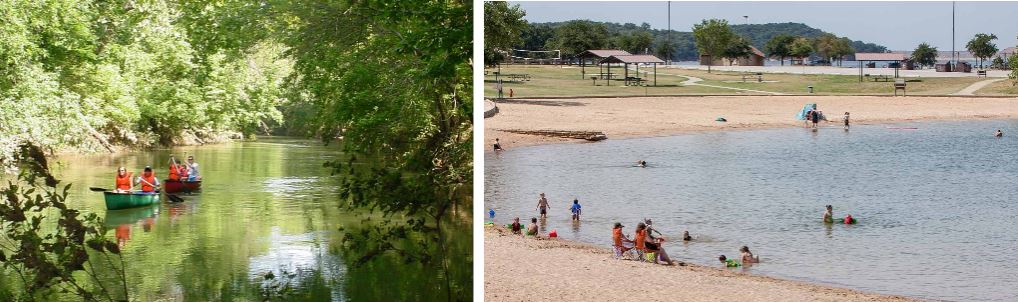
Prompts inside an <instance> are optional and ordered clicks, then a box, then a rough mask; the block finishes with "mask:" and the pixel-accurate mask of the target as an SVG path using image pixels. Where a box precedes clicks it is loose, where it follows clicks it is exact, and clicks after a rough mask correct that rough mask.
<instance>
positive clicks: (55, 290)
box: [0, 144, 129, 302]
mask: <svg viewBox="0 0 1018 302" xmlns="http://www.w3.org/2000/svg"><path fill="white" fill-rule="evenodd" d="M14 160H15V161H16V162H17V164H18V165H19V166H22V167H23V168H24V169H23V170H21V173H19V175H18V179H17V181H8V182H7V183H6V184H4V185H3V187H0V300H3V301H37V300H49V299H51V298H52V295H55V294H70V295H74V296H77V299H78V300H82V301H111V302H112V301H127V300H129V299H128V298H129V296H128V292H127V280H126V274H125V272H124V262H123V258H122V257H121V255H120V247H119V246H118V245H117V243H116V242H114V241H112V240H110V239H109V238H107V237H106V236H105V234H106V229H105V227H103V225H102V223H101V220H100V219H99V217H98V216H97V215H96V214H95V213H89V214H87V215H83V214H82V213H81V212H79V211H78V210H75V209H71V208H68V207H67V204H66V199H67V191H68V189H69V188H70V187H71V185H70V184H68V185H66V186H62V187H61V186H58V185H59V181H58V180H57V179H56V178H54V177H53V176H52V175H51V174H50V172H49V165H48V164H47V162H46V158H45V156H44V155H43V152H42V150H40V149H39V148H38V147H37V146H34V145H31V144H25V145H21V146H19V147H18V151H17V153H16V156H15V159H14ZM97 267H98V268H100V269H98V270H97ZM102 269H112V270H113V272H115V274H116V276H115V277H113V278H109V276H104V274H103V273H102V272H103V270H102ZM5 272H14V274H11V275H7V276H5V274H4V273H5ZM75 275H83V276H86V277H85V278H83V279H79V278H77V277H75ZM14 276H16V277H14ZM5 278H6V279H7V280H4V279H5ZM111 279H112V280H111ZM82 280H87V281H88V282H91V283H88V282H83V281H82Z"/></svg>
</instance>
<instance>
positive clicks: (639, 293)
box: [484, 225, 922, 302]
mask: <svg viewBox="0 0 1018 302" xmlns="http://www.w3.org/2000/svg"><path fill="white" fill-rule="evenodd" d="M484 255H485V257H484V259H485V260H484V262H485V263H484V293H485V294H484V299H485V300H486V301H552V300H555V301H594V300H597V301H786V300H790V299H792V300H801V301H898V302H901V301H922V300H918V299H914V298H909V297H904V296H895V295H885V294H877V293H869V292H863V291H860V290H855V289H849V288H842V287H835V286H828V285H821V284H817V283H810V282H804V281H795V280H788V279H780V278H775V277H769V276H764V275H757V274H752V273H745V272H738V271H734V270H733V269H722V268H720V267H710V266H703V265H697V264H689V263H686V264H685V265H673V266H667V265H660V264H652V263H645V262H638V261H632V260H616V259H613V256H612V252H611V250H610V249H608V248H607V247H601V246H596V245H593V244H588V243H583V242H578V241H571V240H564V239H548V238H546V237H542V239H540V240H535V239H532V238H522V237H519V236H516V235H511V234H510V233H509V232H508V230H507V229H505V227H502V226H492V225H485V227H484ZM719 266H720V265H719ZM640 280H642V281H648V282H638V281H640ZM650 281H653V282H650ZM538 284H540V285H541V286H536V285H538ZM636 288H639V290H635V289H636Z"/></svg>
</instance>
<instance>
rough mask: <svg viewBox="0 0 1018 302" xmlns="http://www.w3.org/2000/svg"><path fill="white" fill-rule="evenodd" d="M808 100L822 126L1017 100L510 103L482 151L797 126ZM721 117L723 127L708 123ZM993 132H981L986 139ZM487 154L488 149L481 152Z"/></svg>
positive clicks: (983, 113) (953, 114)
mask: <svg viewBox="0 0 1018 302" xmlns="http://www.w3.org/2000/svg"><path fill="white" fill-rule="evenodd" d="M806 103H816V104H817V106H818V109H820V110H821V111H823V112H824V113H825V114H826V115H827V117H828V119H830V120H831V122H830V123H824V125H822V126H825V127H826V126H836V127H841V119H842V116H843V115H844V113H845V112H846V111H848V112H851V121H852V124H855V125H859V124H873V123H888V122H896V121H916V120H958V119H1002V118H1018V98H986V97H879V96H704V97H695V96H691V97H636V98H575V99H510V100H505V101H500V102H499V103H498V108H499V113H498V114H496V115H495V116H494V117H491V118H487V119H485V120H484V122H485V138H484V139H485V142H486V145H487V146H491V144H493V143H494V140H495V138H500V139H501V143H502V146H503V147H504V148H507V149H511V148H514V147H521V146H528V145H539V144H548V143H561V142H583V141H582V140H574V139H562V138H551V137H545V136H537V135H525V134H515V133H508V132H505V131H502V130H568V131H602V132H604V133H605V134H606V135H607V136H608V139H619V138H631V137H649V136H667V135H675V134H682V133H689V132H699V131H716V130H739V129H759V128H776V127H796V126H801V125H802V121H796V120H795V119H794V116H795V114H796V113H797V112H799V110H800V109H802V107H803V105H804V104H806ZM717 117H724V118H725V119H727V120H728V121H727V122H716V121H714V120H715V118H717ZM994 130H996V129H987V135H990V134H992V133H993V131H994ZM486 150H487V151H489V152H490V148H486Z"/></svg>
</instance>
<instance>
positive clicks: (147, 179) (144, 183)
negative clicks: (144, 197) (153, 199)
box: [134, 166, 159, 193]
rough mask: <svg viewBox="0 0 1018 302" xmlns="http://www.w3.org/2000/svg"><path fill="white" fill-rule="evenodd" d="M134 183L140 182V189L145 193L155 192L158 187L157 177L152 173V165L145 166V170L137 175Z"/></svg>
mask: <svg viewBox="0 0 1018 302" xmlns="http://www.w3.org/2000/svg"><path fill="white" fill-rule="evenodd" d="M134 183H135V184H140V185H141V191H142V192H145V193H155V191H156V190H157V189H159V179H157V178H156V176H155V175H154V174H153V173H152V167H149V166H145V172H143V173H142V174H141V176H138V178H137V179H136V180H135V182H134Z"/></svg>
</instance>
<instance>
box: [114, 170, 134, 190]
mask: <svg viewBox="0 0 1018 302" xmlns="http://www.w3.org/2000/svg"><path fill="white" fill-rule="evenodd" d="M117 189H120V190H125V191H126V190H130V189H131V172H127V173H124V176H123V177H120V173H117Z"/></svg>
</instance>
